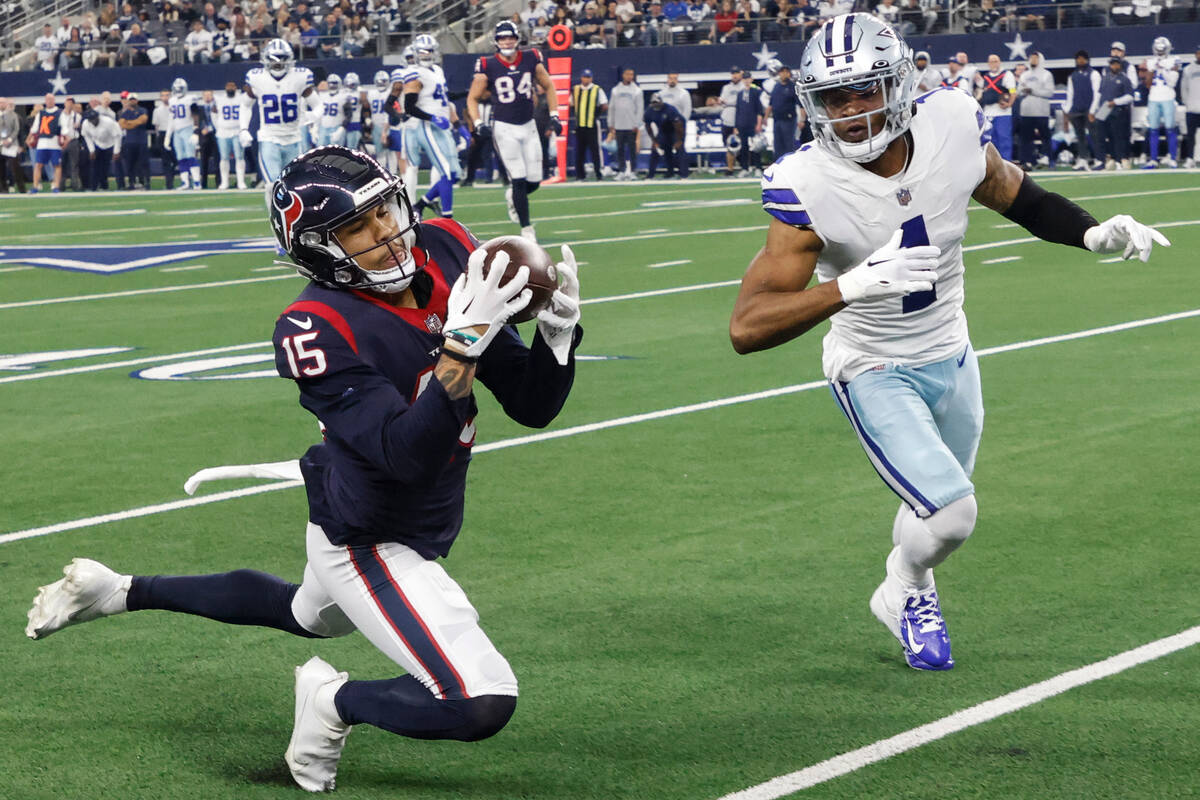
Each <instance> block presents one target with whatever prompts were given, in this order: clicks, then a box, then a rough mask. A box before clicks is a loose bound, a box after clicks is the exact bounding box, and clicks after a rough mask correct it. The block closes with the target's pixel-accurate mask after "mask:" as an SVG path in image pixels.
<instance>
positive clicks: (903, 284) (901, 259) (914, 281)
mask: <svg viewBox="0 0 1200 800" xmlns="http://www.w3.org/2000/svg"><path fill="white" fill-rule="evenodd" d="M903 236H904V231H903V230H897V231H896V232H895V233H894V234H892V238H891V240H890V241H889V242H888V243H887V244H885V245H884V246H883V247H881V248H879V249H878V250H876V251H875V252H874V253H872V254H871V255H870V256H869V257H868V258H867V260H866V261H864V262H863V263H861V264H859V265H858V266H857V267H855V268H854V269H851V270H849V271H848V272H844V273H842V274H841V275H840V276H838V279H837V284H838V290H839V291H840V292H841V293H842V302H844V303H847V304H849V303H854V302H857V301H859V300H879V299H881V298H885V297H903V296H904V295H906V294H912V293H913V292H927V291H929V290H930V289H932V288H933V284H934V282H935V281H936V280H937V264H938V256H940V255H941V254H942V251H941V249H940V248H938V247H935V246H934V245H931V244H926V245H920V246H918V247H901V246H900V240H901V238H903Z"/></svg>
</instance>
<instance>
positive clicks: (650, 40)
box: [576, 0, 668, 47]
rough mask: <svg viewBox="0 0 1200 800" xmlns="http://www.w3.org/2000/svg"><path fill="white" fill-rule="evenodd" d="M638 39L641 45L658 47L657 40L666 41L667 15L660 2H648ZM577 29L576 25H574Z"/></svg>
mask: <svg viewBox="0 0 1200 800" xmlns="http://www.w3.org/2000/svg"><path fill="white" fill-rule="evenodd" d="M639 28H640V30H639V31H638V39H639V41H640V42H641V44H642V47H658V44H659V42H660V41H661V42H664V43H665V42H666V41H667V39H668V36H667V34H666V33H665V31H666V29H667V16H666V14H664V13H663V10H662V3H660V2H658V1H657V0H655V2H652V3H651V4H650V9H649V11H647V12H646V14H645V16H644V17H643V18H642V22H641V25H640V26H639ZM576 30H578V26H576Z"/></svg>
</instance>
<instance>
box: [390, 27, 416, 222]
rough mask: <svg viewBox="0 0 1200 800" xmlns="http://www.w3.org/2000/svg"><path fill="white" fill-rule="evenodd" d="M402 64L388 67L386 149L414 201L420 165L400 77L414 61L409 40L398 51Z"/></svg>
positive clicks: (413, 201) (414, 129) (411, 199)
mask: <svg viewBox="0 0 1200 800" xmlns="http://www.w3.org/2000/svg"><path fill="white" fill-rule="evenodd" d="M400 58H401V60H402V61H403V62H404V66H401V67H397V68H396V69H394V70H392V74H391V79H392V88H391V95H390V97H391V100H390V102H391V105H390V106H388V108H389V120H390V122H391V126H390V128H389V131H388V149H389V150H391V151H392V158H393V160H394V161H395V162H396V174H397V175H400V176H401V177H403V178H404V191H406V192H407V193H408V199H409V201H411V202H412V203H413V204H414V205H415V204H416V202H417V175H418V173H419V172H420V169H421V157H420V154H419V153H418V152H417V151H416V149H415V148H416V136H417V119H416V117H410V116H408V114H406V113H405V111H404V99H403V95H404V79H405V77H406V76H407V75H408V71H409V70H410V69H412V68H413V67H415V66H416V65H417V53H416V50H414V49H413V46H412V45H411V44H410V45H408V46H407V47H405V48H404V50H403V51H401V54H400Z"/></svg>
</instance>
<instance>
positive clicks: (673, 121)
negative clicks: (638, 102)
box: [642, 103, 687, 142]
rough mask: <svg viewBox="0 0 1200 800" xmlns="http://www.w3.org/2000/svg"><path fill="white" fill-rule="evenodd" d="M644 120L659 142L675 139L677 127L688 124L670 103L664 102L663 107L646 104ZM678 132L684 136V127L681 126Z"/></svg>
mask: <svg viewBox="0 0 1200 800" xmlns="http://www.w3.org/2000/svg"><path fill="white" fill-rule="evenodd" d="M642 120H643V121H644V122H645V123H646V127H647V130H649V131H650V132H651V135H652V136H653V137H654V139H655V141H659V142H673V141H675V136H676V132H677V131H676V128H677V127H678V126H685V125H686V124H687V123H686V122H684V120H683V115H682V114H680V113H679V112H678V111H677V110H676V109H675V106H673V105H670V104H669V103H663V105H662V108H657V109H656V108H655V107H654V106H653V105H648V106H646V111H645V112H644V113H643V114H642ZM678 133H679V134H680V135H681V136H682V134H683V128H679V130H678Z"/></svg>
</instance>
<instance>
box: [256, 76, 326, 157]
mask: <svg viewBox="0 0 1200 800" xmlns="http://www.w3.org/2000/svg"><path fill="white" fill-rule="evenodd" d="M246 85H247V86H249V87H250V89H251V90H253V92H254V97H255V98H256V101H257V103H258V140H259V141H260V142H274V143H275V144H295V143H296V142H299V141H300V123H301V121H302V119H301V116H302V115H301V111H302V110H303V109H302V100H301V98H302V97H303V96H304V92H305V91H306V90H307V89H308V88H309V87H310V86H312V85H313V74H312V71H311V70H309V69H308V67H292V69H291V71H290V72H288V74H287V75H284V76H283V77H282V78H276V77H275V76H273V75H272V74H271V73H269V72H267V71H266V70H265V69H263V68H262V67H256V68H254V69H252V70H250V71H249V72H247V73H246Z"/></svg>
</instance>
